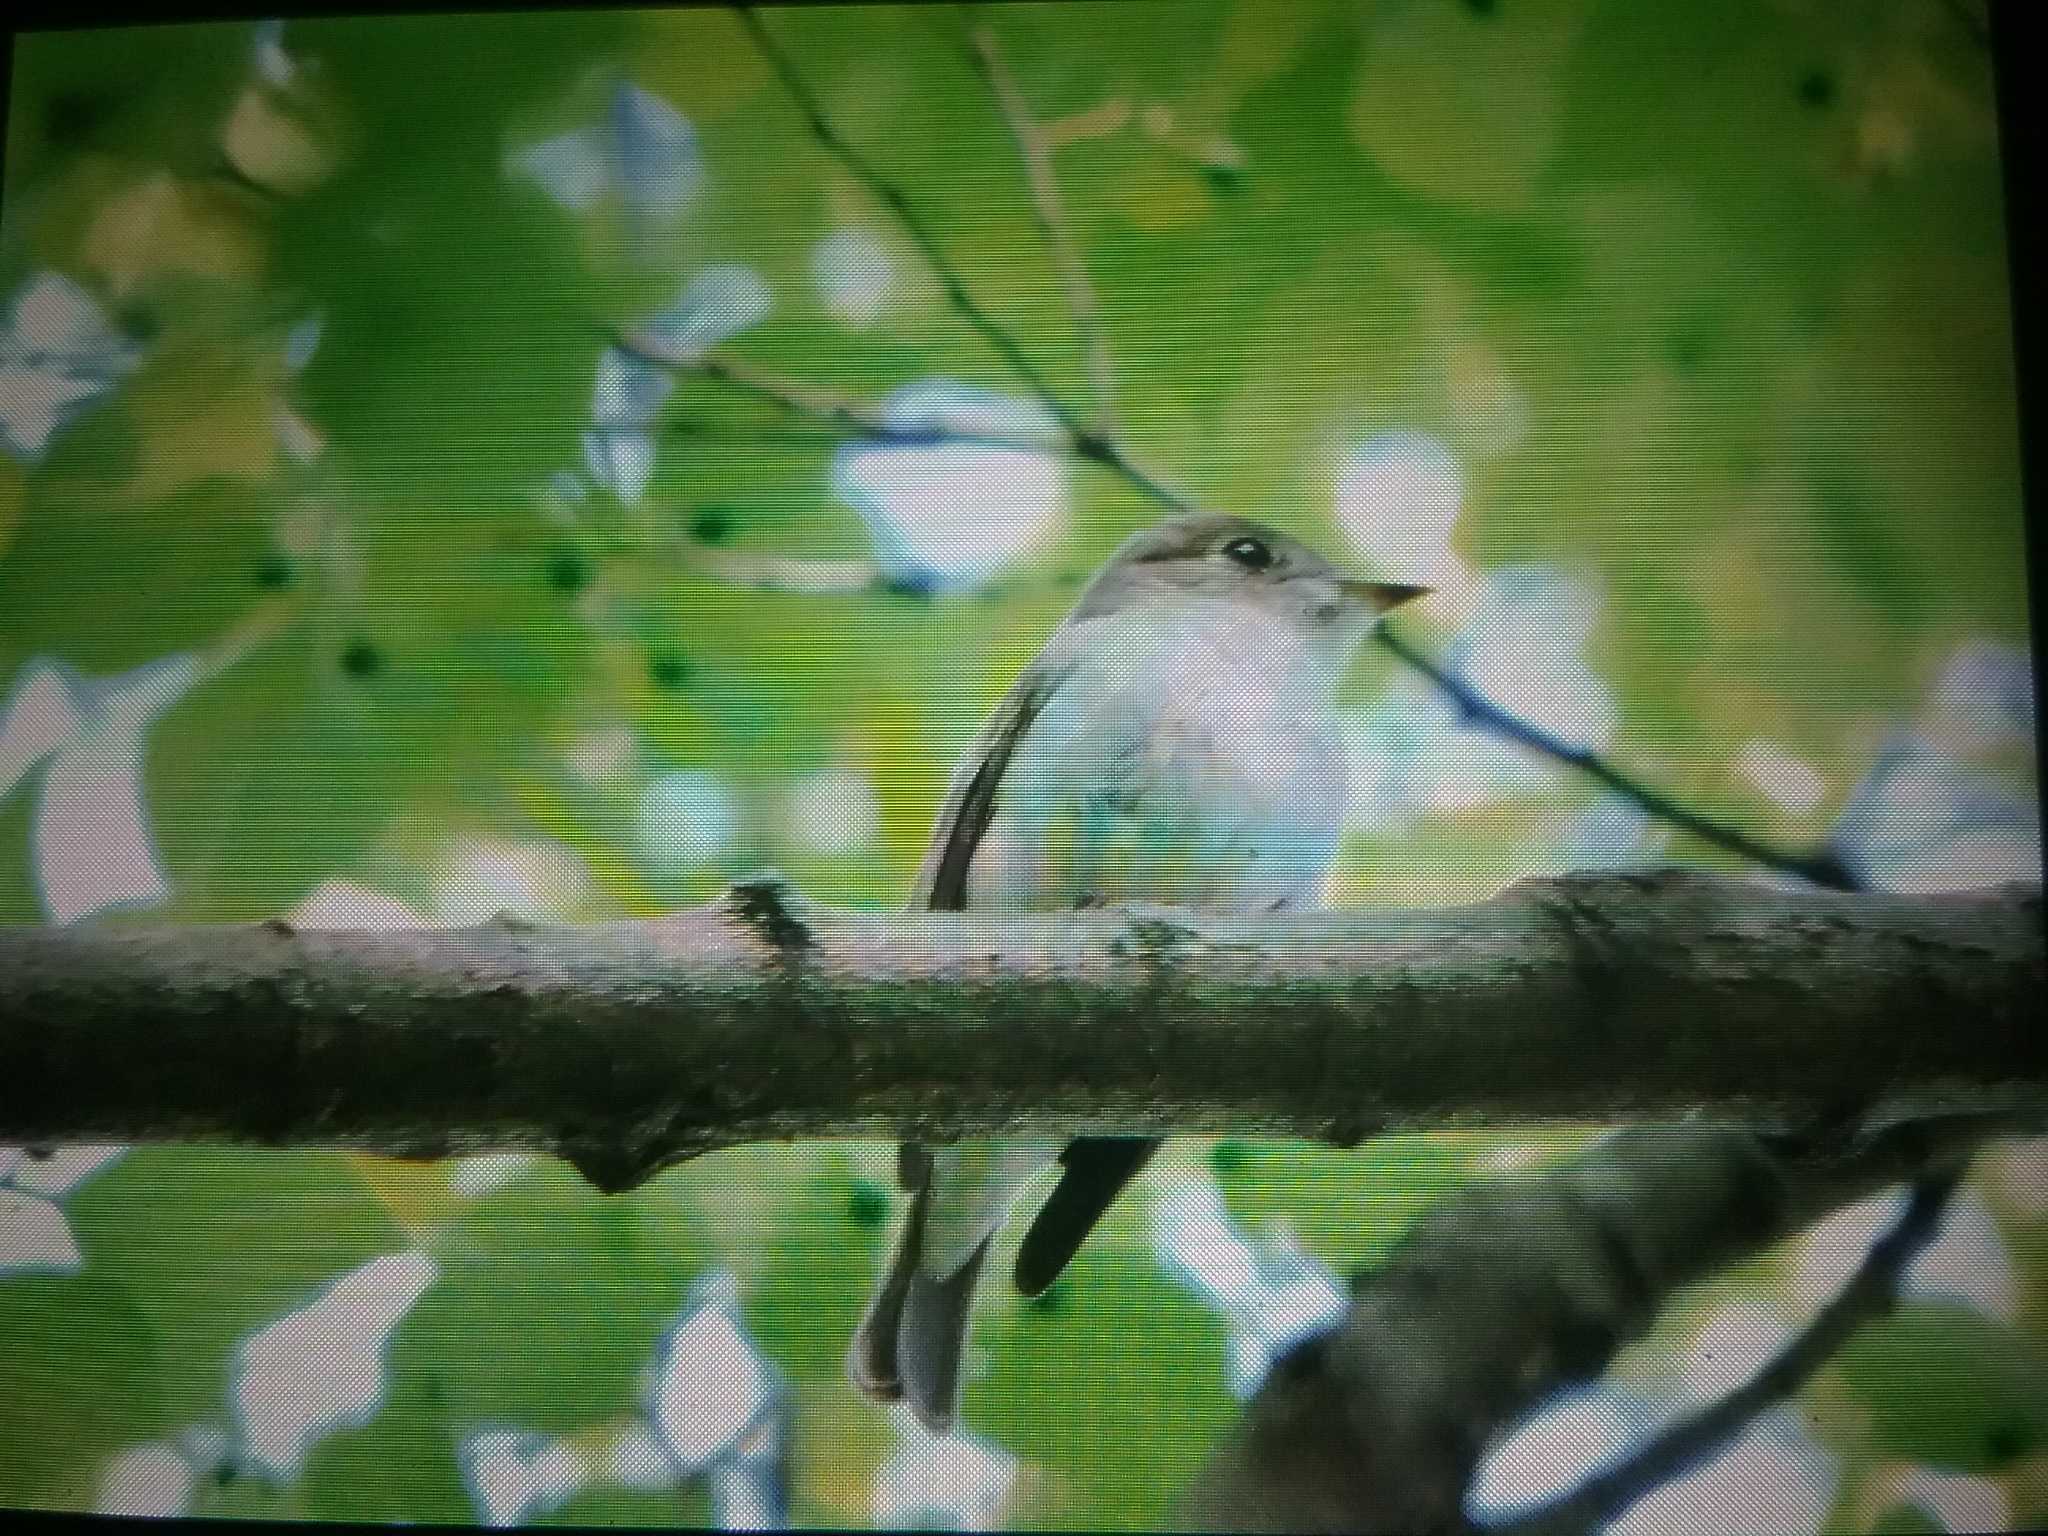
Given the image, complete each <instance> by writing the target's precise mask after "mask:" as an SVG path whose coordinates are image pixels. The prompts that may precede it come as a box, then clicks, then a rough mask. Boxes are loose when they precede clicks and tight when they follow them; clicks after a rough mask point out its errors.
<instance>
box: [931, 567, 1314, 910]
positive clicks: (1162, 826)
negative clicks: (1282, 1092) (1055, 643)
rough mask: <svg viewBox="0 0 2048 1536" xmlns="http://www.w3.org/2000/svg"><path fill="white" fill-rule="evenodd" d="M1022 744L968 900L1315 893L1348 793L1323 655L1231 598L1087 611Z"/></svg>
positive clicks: (1232, 900)
mask: <svg viewBox="0 0 2048 1536" xmlns="http://www.w3.org/2000/svg"><path fill="white" fill-rule="evenodd" d="M1071 643H1072V645H1073V650H1072V651H1071V652H1070V654H1072V655H1074V656H1076V657H1077V658H1078V660H1077V661H1076V664H1075V665H1074V667H1073V669H1072V670H1071V672H1069V673H1068V674H1067V675H1066V676H1065V678H1064V679H1063V680H1062V682H1061V683H1060V684H1059V686H1058V687H1057V688H1056V689H1055V690H1054V692H1053V694H1052V696H1051V697H1050V698H1049V699H1048V700H1047V701H1046V704H1045V706H1044V707H1043V709H1042V710H1041V711H1040V713H1039V715H1038V717H1037V719H1036V720H1035V721H1034V722H1033V723H1032V725H1031V727H1030V729H1029V730H1028V731H1027V732H1026V734H1025V737H1024V739H1023V740H1022V741H1021V742H1020V743H1019V744H1018V746H1017V749H1016V751H1015V753H1014V755H1013V757H1012V759H1011V762H1010V764H1009V767H1008V769H1007V771H1006V772H1005V773H1004V775H1003V780H1002V785H1001V788H1000V790H999V792H998V794H997V797H996V808H995V814H994V816H993V817H992V818H991V821H990V824H989V827H988V830H987V832H986V834H985V835H984V836H983V838H982V841H981V845H980V847H979V849H978V850H977V852H976V855H975V858H974V861H973V863H972V864H971V865H970V867H969V871H968V892H967V897H968V900H967V904H968V906H969V907H976V908H986V907H1006V908H1010V909H1013V910H1015V909H1025V910H1032V909H1036V910H1057V909H1063V908H1070V907H1082V906H1104V905H1109V904H1111V903H1114V902H1118V901H1145V902H1160V903H1168V904H1172V905H1179V906H1188V907H1194V908H1207V909H1211V910H1218V911H1239V912H1249V911H1266V910H1272V909H1275V908H1282V907H1290V906H1302V905H1312V904H1313V903H1314V902H1315V901H1316V900H1317V899H1318V897H1319V895H1320V892H1321V888H1322V883H1323V880H1324V878H1325V876H1326V875H1327V873H1328V869H1329V865H1330V862H1331V860H1332V858H1333V857H1334V855H1335V852H1336V846H1337V837H1338V832H1339V830H1340V824H1341V818H1342V814H1343V805H1344V783H1343V758H1342V755H1341V753H1340V752H1339V751H1338V748H1337V743H1336V740H1335V722H1334V718H1333V715H1332V712H1331V708H1330V704H1329V690H1330V684H1331V681H1332V679H1331V677H1330V675H1329V671H1328V668H1327V664H1326V663H1323V662H1322V661H1320V659H1319V658H1317V657H1315V656H1313V655H1311V654H1309V653H1308V651H1307V648H1306V647H1305V646H1304V644H1303V642H1302V640H1301V638H1300V637H1299V635H1298V633H1297V632H1296V631H1295V630H1293V629H1292V628H1291V627H1289V626H1288V625H1286V624H1284V623H1282V622H1280V621H1279V620H1277V619H1273V618H1268V617H1267V616H1265V615H1263V614H1260V613H1258V612H1256V611H1254V610H1247V609H1245V608H1242V607H1235V606H1230V605H1225V604H1221V603H1215V602H1208V603H1190V604H1187V605H1184V606H1180V607H1175V608H1164V607H1160V606H1154V607H1150V608H1147V609H1144V610H1140V611H1138V612H1136V613H1126V614H1120V615H1116V616H1113V617H1110V618H1105V619H1100V620H1095V621H1092V622H1091V624H1090V625H1089V626H1087V629H1086V630H1085V631H1084V632H1081V633H1077V634H1075V635H1073V636H1072V637H1071Z"/></svg>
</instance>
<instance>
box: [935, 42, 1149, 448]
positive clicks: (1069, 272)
mask: <svg viewBox="0 0 2048 1536" xmlns="http://www.w3.org/2000/svg"><path fill="white" fill-rule="evenodd" d="M969 41H970V47H969V49H968V57H969V58H970V59H971V60H972V61H973V62H974V64H975V66H976V68H977V69H978V71H979V72H980V74H981V77H982V80H983V81H984V82H985V83H986V84H987V86H988V88H989V94H990V95H992V96H993V97H995V101H996V106H997V109H998V110H999V111H1001V113H1002V115H1003V121H1004V122H1005V123H1007V124H1008V125H1009V129H1010V137H1011V138H1012V139H1013V140H1014V141H1015V142H1016V145H1017V158H1018V159H1019V160H1021V161H1023V162H1024V177H1025V180H1026V181H1027V182H1028V183H1029V184H1030V187H1031V208H1032V212H1033V213H1034V214H1035V215H1036V216H1037V219H1038V232H1039V234H1040V235H1041V236H1043V237H1044V240H1045V244H1046V249H1047V251H1048V252H1050V253H1051V256H1052V263H1053V267H1054V269H1055V270H1057V271H1058V273H1059V276H1060V286H1061V288H1062V289H1064V290H1065V292H1066V296H1067V312H1068V314H1070V315H1071V316H1072V317H1073V321H1074V329H1075V331H1076V332H1077V333H1078V334H1079V338H1080V342H1081V350H1082V353H1083V356H1084V358H1085V360H1086V362H1087V365H1088V386H1089V389H1090V390H1091V391H1092V392H1093V394H1094V397H1095V432H1096V435H1097V436H1099V437H1101V438H1104V439H1106V440H1108V441H1111V442H1114V441H1115V440H1116V436H1117V431H1116V371H1115V369H1114V368H1113V366H1112V365H1111V363H1110V359H1109V344H1108V341H1107V339H1106V338H1105V337H1104V335H1103V332H1102V314H1101V309H1100V306H1099V305H1098V304H1097V303H1096V300H1095V289H1094V287H1093V285H1091V284H1090V283H1089V281H1088V269H1087V267H1085V266H1084V265H1082V262H1081V253H1080V252H1079V250H1077V249H1076V248H1075V245H1074V237H1073V233H1072V231H1071V230H1069V228H1068V227H1067V216H1066V210H1065V209H1064V208H1063V207H1062V206H1061V203H1060V189H1059V182H1058V181H1057V180H1056V179H1055V178H1054V176H1053V173H1052V151H1051V148H1050V146H1049V145H1048V144H1047V143H1046V138H1045V134H1044V132H1043V131H1042V130H1041V128H1040V127H1039V124H1038V121H1037V120H1036V119H1035V118H1034V117H1033V116H1032V115H1031V108H1030V106H1029V104H1027V103H1026V102H1025V100H1024V93H1023V92H1022V91H1020V90H1018V89H1017V82H1016V81H1015V80H1013V79H1011V78H1010V71H1009V68H1008V66H1006V65H1005V64H1004V62H1003V55H1002V50H1001V48H1000V47H999V46H998V44H997V42H996V34H995V29H994V28H992V27H986V26H983V27H976V28H975V29H974V33H973V36H972V37H971V39H970V40H969Z"/></svg>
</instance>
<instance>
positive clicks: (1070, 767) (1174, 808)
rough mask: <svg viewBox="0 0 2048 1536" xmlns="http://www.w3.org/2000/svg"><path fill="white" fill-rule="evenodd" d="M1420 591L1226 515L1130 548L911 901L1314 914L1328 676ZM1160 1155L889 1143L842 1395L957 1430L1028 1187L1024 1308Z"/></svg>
mask: <svg viewBox="0 0 2048 1536" xmlns="http://www.w3.org/2000/svg"><path fill="white" fill-rule="evenodd" d="M1425 590H1426V589H1425V588H1421V587H1412V586H1401V585H1394V584H1389V583H1384V582H1373V581H1359V580H1353V579H1349V578H1346V577H1344V576H1342V575H1340V574H1339V573H1338V571H1337V570H1336V569H1335V568H1334V567H1333V566H1332V565H1331V564H1330V563H1329V562H1328V561H1327V560H1325V559H1323V558H1322V556H1320V555H1318V554H1317V553H1316V552H1315V551H1314V550H1312V549H1309V548H1308V547H1307V546H1306V545H1303V544H1301V543H1298V542H1297V541H1295V540H1294V539H1291V538H1288V537H1287V536H1285V535H1284V534H1281V533H1277V532H1275V531H1274V530H1272V529H1270V528H1266V527H1262V526H1261V525H1260V524H1258V523H1254V522H1250V521H1247V520H1246V519H1244V518H1239V517H1228V516H1222V515H1219V514H1211V513H1185V514H1182V515H1179V516H1175V517H1170V518H1168V519H1166V520H1165V521H1163V522H1160V523H1158V524H1155V525H1154V526H1152V527H1149V528H1146V529H1143V530H1141V531H1140V532H1138V533H1135V534H1133V535H1131V537H1129V538H1128V539H1126V540H1125V541H1124V542H1123V543H1122V545H1120V546H1119V547H1118V548H1117V550H1116V552H1115V553H1114V554H1112V555H1111V556H1110V558H1109V560H1108V562H1107V563H1106V564H1105V565H1104V566H1103V567H1102V569H1101V570H1100V571H1098V572H1097V573H1096V575H1095V577H1094V579H1093V580H1091V581H1090V582H1089V583H1088V586H1087V587H1086V588H1085V589H1084V590H1083V592H1082V594H1081V597H1080V600H1079V601H1078V602H1077V603H1076V604H1075V605H1074V608H1073V611H1072V612H1070V613H1069V614H1068V615H1067V616H1066V618H1065V619H1064V620H1062V621H1061V623H1060V625H1059V628H1058V629H1056V630H1055V631H1054V632H1053V634H1052V636H1051V638H1050V639H1048V640H1047V641H1046V643H1045V647H1044V649H1043V650H1041V651H1040V652H1039V653H1038V655H1037V657H1036V658H1034V659H1033V660H1032V662H1031V663H1030V665H1029V666H1027V667H1026V668H1025V669H1024V673H1023V675H1022V676H1021V677H1019V678H1018V679H1017V682H1016V683H1015V685H1014V686H1013V687H1012V688H1011V689H1010V691H1009V693H1008V694H1007V695H1005V696H1004V698H1003V700H1002V702H1001V703H1000V704H998V705H997V706H996V710H995V713H994V714H993V715H992V716H991V717H990V718H989V720H988V722H987V723H986V724H985V725H984V726H983V727H982V729H981V733H980V735H979V736H978V737H977V738H976V739H975V741H974V743H973V745H972V747H971V748H970V749H969V751H968V753H967V755H966V756H965V757H964V758H963V759H962V760H961V761H960V763H959V765H958V767H957V768H956V769H955V770H954V773H953V777H952V782H951V784H950V786H949V787H948V789H947V792H946V799H945V804H944V807H943V808H942V809H941V811H940V813H939V818H938V823H937V825H936V827H935V828H934V830H933V833H932V841H931V846H930V848H929V850H928V851H927V852H926V854H925V859H924V863H923V865H922V867H921V868H920V869H919V871H918V876H917V883H916V886H915V888H914V890H913V893H912V897H911V907H912V909H913V910H930V911H935V912H957V911H976V912H982V911H986V912H1048V911H1061V910H1070V909H1083V908H1097V907H1106V906H1112V905H1115V904H1117V903H1121V902H1147V903H1158V904H1169V905H1174V906H1182V907H1189V908H1194V909H1198V910H1206V911H1213V912H1231V913H1257V912H1286V911H1290V910H1293V909H1296V908H1299V907H1303V906H1312V905H1315V904H1317V903H1318V902H1319V901H1320V898H1321V894H1322V889H1323V884H1324V881H1325V879H1326V877H1327V876H1328V874H1329V870H1330V865H1331V863H1332V861H1333V859H1334V858H1335V856H1336V851H1337V841H1338V836H1339V832H1340V830H1341V827H1342V823H1343V816H1344V805H1345V799H1346V788H1345V781H1344V757H1343V753H1342V750H1341V747H1340V744H1339V741H1338V735H1337V717H1336V711H1335V696H1336V690H1337V684H1338V682H1339V680H1340V679H1341V678H1342V677H1343V675H1344V672H1345V669H1346V667H1347V666H1348V664H1349V663H1350V661H1351V658H1352V656H1353V654H1354V652H1355V651H1356V649H1357V647H1358V645H1359V643H1360V642H1361V641H1362V640H1364V638H1365V637H1366V635H1367V634H1368V633H1370V631H1371V629H1372V627H1373V625H1374V624H1375V623H1377V622H1378V619H1379V617H1380V615H1382V614H1384V613H1385V612H1387V610H1389V609H1391V608H1393V607H1395V606H1397V605H1398V604H1400V603H1404V602H1406V601H1408V600H1409V599H1410V598H1413V597H1416V596H1419V595H1421V594H1422V593H1423V592H1424V591H1425ZM1158 1146H1159V1142H1158V1140H1157V1139H1156V1138H1149V1137H1115V1136H1084V1137H1080V1138H1077V1139H1075V1140H1073V1141H1070V1142H1068V1143H1067V1145H1066V1147H1065V1149H1064V1150H1060V1149H1059V1148H1058V1147H1057V1146H1056V1144H1055V1143H1054V1142H1053V1141H1050V1140H1014V1141H1012V1140H1005V1141H971V1142H955V1143H950V1144H947V1145H944V1146H939V1147H925V1146H922V1145H920V1144H918V1143H915V1142H906V1143H904V1144H903V1145H902V1147H901V1148H900V1150H899V1155H898V1159H897V1177H898V1182H899V1183H900V1184H901V1185H902V1186H903V1188H904V1189H905V1190H906V1191H907V1192H909V1194H910V1196H911V1202H910V1212H909V1216H908V1219H907V1220H906V1221H905V1223H904V1226H903V1230H902V1234H901V1236H900V1237H899V1239H898V1242H897V1247H896V1252H895V1256H894V1258H893V1260H892V1261H891V1263H890V1265H889V1268H888V1270H887V1271H886V1272H885V1273H884V1275H883V1277H882V1280H881V1283H880V1285H879V1286H878V1287H877V1289H876V1291H875V1294H874V1296H873V1298H872V1299H871V1300H870V1301H869V1303H868V1309H867V1313H866V1315H865V1316H864V1317H863V1318H862V1320H861V1323H860V1326H859V1328H858V1329H857V1330H856V1331H855V1334H854V1338H853V1344H852V1347H851V1348H850V1349H849V1351H848V1354H847V1373H848V1375H849V1376H850V1377H851V1378H852V1380H853V1382H854V1384H855V1385H856V1386H858V1387H860V1388H861V1390H863V1391H864V1392H866V1393H868V1394H869V1395H870V1396H871V1397H875V1398H878V1399H881V1400H883V1401H894V1400H896V1399H898V1398H905V1399H908V1401H909V1403H910V1406H911V1408H912V1409H913V1411H915V1413H916V1414H917V1416H918V1418H919V1419H920V1420H921V1421H922V1422H923V1423H924V1425H925V1426H926V1427H927V1428H928V1429H930V1430H931V1431H932V1432H933V1433H934V1434H943V1433H945V1432H946V1431H947V1430H949V1429H950V1428H951V1427H952V1424H953V1419H954V1415H955V1412H956V1407H957V1402H958V1397H959V1388H960V1357H961V1353H962V1351H963V1349H964V1348H965V1345H966V1337H967V1326H968V1313H969V1309H970V1307H971V1305H972V1302H973V1299H974V1290H975V1284H976V1281H977V1280H978V1279H979V1277H980V1274H981V1269H982V1265H983V1263H984V1261H985V1260H986V1259H987V1257H988V1250H989V1245H990V1243H991V1241H992V1240H993V1238H994V1235H995V1233H996V1231H997V1229H998V1228H999V1227H1001V1226H1002V1224H1003V1223H1004V1222H1005V1221H1006V1220H1007V1219H1008V1217H1009V1214H1010V1210H1011V1208H1012V1206H1013V1205H1014V1204H1015V1202H1016V1200H1017V1198H1018V1196H1019V1194H1020V1193H1021V1192H1022V1190H1023V1188H1024V1186H1025V1185H1026V1184H1028V1183H1029V1182H1030V1181H1031V1180H1032V1179H1033V1178H1035V1177H1036V1176H1037V1175H1038V1174H1039V1173H1041V1172H1042V1171H1044V1170H1045V1169H1046V1168H1048V1167H1050V1166H1051V1165H1052V1164H1053V1162H1054V1161H1055V1159H1057V1161H1058V1162H1059V1163H1060V1164H1061V1165H1062V1168H1063V1171H1062V1173H1061V1177H1060V1181H1059V1183H1058V1184H1057V1185H1056V1186H1055V1188H1054V1189H1053V1192H1052V1194H1051V1195H1050V1196H1049V1197H1048V1198H1047V1200H1046V1202H1045V1204H1044V1206H1043V1207H1042V1208H1041V1209H1040V1210H1039V1212H1038V1215H1037V1217H1036V1218H1035V1219H1034V1221H1033V1223H1032V1225H1031V1227H1030V1228H1029V1229H1028V1231H1027V1233H1026V1235H1025V1237H1024V1240H1023V1244H1022V1246H1021V1247H1020V1248H1019V1250H1018V1255H1017V1264H1016V1271H1015V1278H1016V1283H1017V1286H1018V1288H1019V1289H1020V1290H1021V1291H1023V1292H1024V1294H1025V1295H1027V1296H1035V1295H1037V1294H1039V1293H1040V1292H1042V1291H1043V1290H1044V1289H1045V1288H1046V1287H1047V1286H1049V1285H1050V1284H1051V1283H1052V1282H1053V1280H1054V1279H1055V1278H1057V1277H1058V1275H1059V1273H1060V1271H1061V1270H1062V1269H1064V1268H1065V1267H1066V1265H1067V1261H1068V1260H1069V1259H1071V1258H1072V1257H1073V1256H1074V1253H1075V1251H1076V1250H1077V1249H1078V1248H1079V1247H1080V1245H1081V1243H1082V1241H1083V1240H1084V1239H1085V1238H1086V1237H1087V1235H1088V1233H1089V1231H1090V1230H1091V1229H1092V1228H1093V1227H1094V1225H1095V1223H1096V1222H1097V1221H1098V1220H1099V1219H1100V1218H1101V1216H1102V1214H1103V1213H1104V1212H1105V1211H1106V1210H1108V1208H1109V1206H1110V1203H1111V1202H1112V1201H1113V1200H1115V1198H1116V1196H1117V1194H1118V1192H1119V1191H1120V1190H1122V1188H1123V1187H1124V1185H1125V1184H1127V1183H1128V1182H1129V1181H1130V1180H1131V1178H1132V1177H1133V1176H1134V1175H1135V1174H1136V1173H1137V1172H1138V1171H1139V1169H1141V1168H1142V1167H1143V1166H1144V1165H1145V1163H1146V1161H1147V1159H1149V1158H1150V1157H1151V1155H1152V1154H1153V1152H1154V1151H1156V1150H1157V1148H1158Z"/></svg>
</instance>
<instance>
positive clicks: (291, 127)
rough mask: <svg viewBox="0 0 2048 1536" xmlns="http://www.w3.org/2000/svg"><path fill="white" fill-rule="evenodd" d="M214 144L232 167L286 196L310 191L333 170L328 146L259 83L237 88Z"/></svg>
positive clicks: (259, 183) (259, 184)
mask: <svg viewBox="0 0 2048 1536" xmlns="http://www.w3.org/2000/svg"><path fill="white" fill-rule="evenodd" d="M220 144H221V149H222V150H223V151H225V152H226V154H227V157H228V160H229V162H230V163H232V164H233V166H234V167H235V169H236V170H238V171H240V172H241V173H242V174H243V175H244V176H246V177H248V178H249V179H250V180H251V181H253V182H255V183H256V184H257V185H258V186H260V187H268V188H269V189H270V190H271V191H273V192H282V193H284V194H286V195H287V196H296V195H297V194H299V193H301V192H307V191H310V190H311V189H312V188H314V187H316V186H318V185H319V184H320V183H321V182H322V181H324V180H325V179H326V178H327V176H328V174H329V173H330V172H331V171H332V170H333V169H334V153H333V151H332V149H331V148H330V147H329V146H327V145H325V144H323V143H321V142H320V140H319V139H318V138H317V137H316V136H315V135H314V134H313V133H312V132H311V131H310V130H309V129H307V127H306V126H305V125H304V124H303V123H301V122H299V121H298V120H297V119H295V118H293V117H292V116H291V115H290V114H288V113H286V112H284V111H283V110H281V109H280V108H279V107H278V105H277V103H276V102H275V100H274V99H273V98H272V96H271V93H270V92H268V91H266V90H264V89H263V88H262V87H260V86H255V85H252V86H250V87H249V88H248V89H247V90H245V91H243V92H242V98H241V100H240V101H238V102H236V103H235V110H234V111H233V112H231V113H229V114H228V120H227V126H226V127H224V128H222V129H221V134H220Z"/></svg>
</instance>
